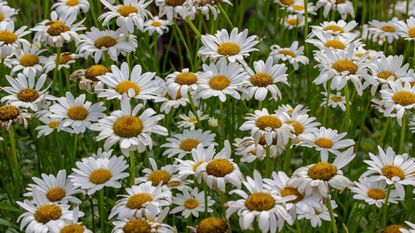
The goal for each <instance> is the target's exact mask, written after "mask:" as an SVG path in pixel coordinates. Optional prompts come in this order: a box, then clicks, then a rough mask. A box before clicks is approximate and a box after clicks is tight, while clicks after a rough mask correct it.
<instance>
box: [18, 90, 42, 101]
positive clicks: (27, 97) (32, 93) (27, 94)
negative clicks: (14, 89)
mask: <svg viewBox="0 0 415 233" xmlns="http://www.w3.org/2000/svg"><path fill="white" fill-rule="evenodd" d="M38 98H39V93H38V92H37V91H36V90H35V89H33V88H25V89H22V90H21V91H19V93H17V99H19V100H20V101H23V102H27V103H31V102H34V101H35V100H37V99H38Z"/></svg>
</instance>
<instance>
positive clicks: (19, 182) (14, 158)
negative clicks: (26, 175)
mask: <svg viewBox="0 0 415 233" xmlns="http://www.w3.org/2000/svg"><path fill="white" fill-rule="evenodd" d="M9 138H10V151H11V154H12V157H11V160H12V161H11V164H12V166H13V170H14V171H15V174H16V181H17V186H18V189H21V190H24V184H23V179H22V173H21V171H20V166H19V162H18V160H17V149H16V138H15V135H14V129H13V127H12V126H11V127H10V129H9Z"/></svg>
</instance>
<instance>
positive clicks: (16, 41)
mask: <svg viewBox="0 0 415 233" xmlns="http://www.w3.org/2000/svg"><path fill="white" fill-rule="evenodd" d="M28 34H30V31H26V26H23V27H21V28H19V29H18V30H15V27H14V22H13V21H11V22H0V56H1V57H2V58H6V57H8V56H10V55H12V54H14V53H15V52H16V50H17V49H20V48H22V46H23V45H24V44H26V45H30V44H29V42H28V41H27V40H26V39H24V38H23V37H24V36H26V35H28Z"/></svg>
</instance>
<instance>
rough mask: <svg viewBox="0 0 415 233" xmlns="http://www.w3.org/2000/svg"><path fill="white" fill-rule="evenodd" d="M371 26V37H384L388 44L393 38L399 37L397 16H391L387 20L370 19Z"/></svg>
mask: <svg viewBox="0 0 415 233" xmlns="http://www.w3.org/2000/svg"><path fill="white" fill-rule="evenodd" d="M369 25H370V26H371V27H370V28H369V31H370V32H371V33H372V35H373V38H374V39H376V38H379V37H386V38H387V41H388V43H389V44H391V43H392V42H393V40H397V39H399V28H398V26H397V25H399V20H398V18H393V19H391V20H389V21H379V20H372V21H371V22H369Z"/></svg>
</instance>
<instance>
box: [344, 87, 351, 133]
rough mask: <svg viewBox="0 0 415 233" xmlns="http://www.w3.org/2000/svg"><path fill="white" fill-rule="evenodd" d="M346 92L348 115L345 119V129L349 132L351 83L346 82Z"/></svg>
mask: <svg viewBox="0 0 415 233" xmlns="http://www.w3.org/2000/svg"><path fill="white" fill-rule="evenodd" d="M344 92H345V95H346V116H345V120H344V121H343V124H344V131H345V132H347V131H348V129H349V124H350V110H351V109H350V93H349V84H346V86H345V87H344Z"/></svg>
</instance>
